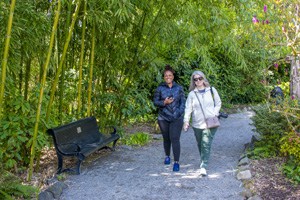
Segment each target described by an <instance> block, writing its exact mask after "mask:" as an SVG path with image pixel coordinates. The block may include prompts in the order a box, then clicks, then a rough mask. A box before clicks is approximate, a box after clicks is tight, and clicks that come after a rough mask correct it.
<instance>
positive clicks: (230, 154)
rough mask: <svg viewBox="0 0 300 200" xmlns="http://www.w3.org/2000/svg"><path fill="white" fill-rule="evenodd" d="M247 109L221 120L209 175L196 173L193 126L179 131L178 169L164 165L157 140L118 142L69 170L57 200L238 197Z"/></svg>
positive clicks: (247, 139) (248, 127) (248, 136)
mask: <svg viewBox="0 0 300 200" xmlns="http://www.w3.org/2000/svg"><path fill="white" fill-rule="evenodd" d="M252 114H253V113H252V112H243V113H238V114H231V115H229V117H228V118H227V119H222V120H221V127H220V128H219V129H218V131H217V133H216V135H215V138H214V141H213V146H212V150H211V158H210V164H209V166H208V171H207V172H208V176H207V177H200V176H199V175H198V174H199V173H198V169H199V164H200V160H199V153H198V149H197V145H196V140H195V138H194V134H193V131H192V129H189V130H188V131H187V132H182V135H181V158H180V171H179V172H173V171H172V165H169V166H165V165H164V164H163V160H164V153H163V146H162V141H161V140H159V141H155V142H153V143H152V144H150V145H148V146H145V147H141V148H128V147H123V146H118V147H117V149H116V151H115V152H112V153H109V154H107V155H105V156H102V157H101V158H99V159H97V160H96V161H94V162H92V163H91V164H89V166H87V165H88V164H87V163H86V164H84V163H83V166H82V174H81V175H70V176H69V177H68V178H67V180H65V183H66V184H67V185H68V188H67V189H65V190H64V191H63V194H62V196H61V198H60V199H62V200H74V199H76V200H81V199H82V200H83V199H85V200H94V199H95V200H96V199H97V200H98V199H106V200H118V199H120V200H121V199H122V200H123V199H129V200H135V199H136V200H140V199H143V200H147V199H173V200H177V199H189V200H194V199H203V200H204V199H205V200H207V199H209V200H210V199H214V200H217V199H220V200H221V199H222V200H224V199H233V200H235V199H237V200H241V199H243V198H242V196H240V192H241V191H242V190H243V188H242V187H243V186H242V182H241V181H238V180H237V179H236V176H235V169H236V167H237V163H238V159H239V157H240V155H241V154H242V153H243V151H244V145H245V144H246V143H248V142H250V140H251V137H252V135H253V133H252V128H253V127H251V125H250V124H249V123H251V120H250V117H251V116H252Z"/></svg>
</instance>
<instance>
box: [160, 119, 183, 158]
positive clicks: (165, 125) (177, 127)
mask: <svg viewBox="0 0 300 200" xmlns="http://www.w3.org/2000/svg"><path fill="white" fill-rule="evenodd" d="M158 125H159V128H160V130H161V133H162V136H163V139H164V150H165V154H166V156H170V152H171V146H172V151H173V156H174V161H179V157H180V135H181V130H182V126H183V119H182V118H179V119H177V120H175V121H172V122H169V121H166V120H158Z"/></svg>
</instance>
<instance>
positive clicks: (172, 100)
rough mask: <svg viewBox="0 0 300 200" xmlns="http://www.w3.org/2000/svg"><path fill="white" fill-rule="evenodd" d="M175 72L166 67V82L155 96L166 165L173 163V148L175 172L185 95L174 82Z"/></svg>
mask: <svg viewBox="0 0 300 200" xmlns="http://www.w3.org/2000/svg"><path fill="white" fill-rule="evenodd" d="M174 73H175V72H174V70H173V69H172V67H170V66H169V65H166V67H165V70H164V80H165V82H163V83H161V84H160V85H159V86H158V87H157V89H156V91H155V94H154V105H155V106H157V107H158V108H159V114H158V125H159V128H160V130H161V133H162V135H163V139H164V150H165V154H166V158H165V161H164V163H165V164H166V165H169V164H170V163H171V159H170V152H171V146H172V151H173V156H174V165H173V171H179V157H180V135H181V130H182V126H183V114H184V109H185V95H184V91H183V88H182V87H181V86H180V85H178V84H177V83H175V82H174Z"/></svg>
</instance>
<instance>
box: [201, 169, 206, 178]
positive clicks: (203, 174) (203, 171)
mask: <svg viewBox="0 0 300 200" xmlns="http://www.w3.org/2000/svg"><path fill="white" fill-rule="evenodd" d="M200 175H202V176H206V175H207V173H206V169H205V168H200Z"/></svg>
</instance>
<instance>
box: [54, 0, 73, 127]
mask: <svg viewBox="0 0 300 200" xmlns="http://www.w3.org/2000/svg"><path fill="white" fill-rule="evenodd" d="M67 9H68V10H67V12H66V13H67V19H66V23H65V26H64V30H68V28H69V26H70V22H71V17H72V13H71V12H72V3H71V2H69V3H68V5H67ZM59 35H60V32H59V31H57V35H56V37H57V39H60V40H61V38H64V39H63V41H65V40H66V38H67V36H68V35H67V34H65V35H63V37H59ZM56 43H57V44H58V43H59V41H58V40H56ZM56 49H57V50H56V56H57V57H56V58H57V59H56V60H57V62H56V65H57V67H56V68H57V69H58V67H59V56H58V55H59V52H58V45H56ZM71 66H73V65H71ZM65 68H66V66H64V65H63V66H62V71H61V76H60V81H59V86H58V88H59V95H58V96H59V103H58V113H59V121H60V122H61V123H62V120H63V117H62V112H63V109H64V104H63V102H64V96H63V95H64V91H65V82H64V80H65Z"/></svg>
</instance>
